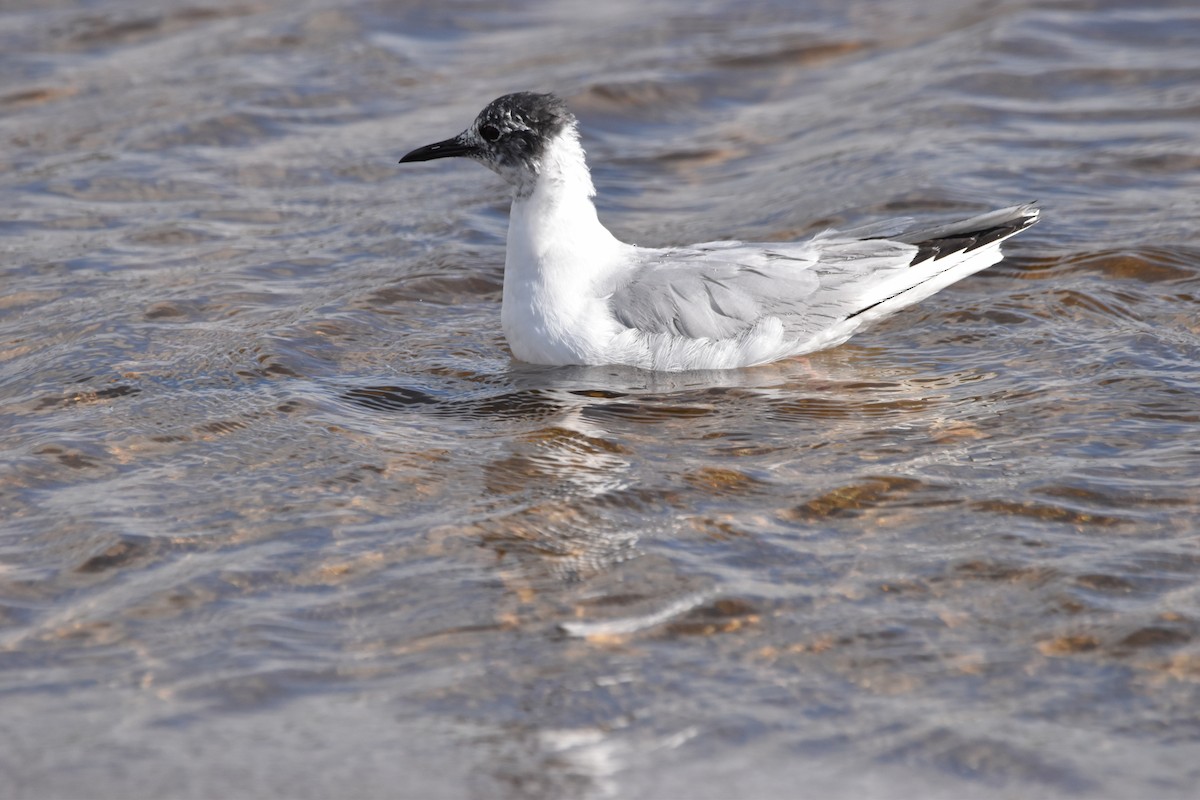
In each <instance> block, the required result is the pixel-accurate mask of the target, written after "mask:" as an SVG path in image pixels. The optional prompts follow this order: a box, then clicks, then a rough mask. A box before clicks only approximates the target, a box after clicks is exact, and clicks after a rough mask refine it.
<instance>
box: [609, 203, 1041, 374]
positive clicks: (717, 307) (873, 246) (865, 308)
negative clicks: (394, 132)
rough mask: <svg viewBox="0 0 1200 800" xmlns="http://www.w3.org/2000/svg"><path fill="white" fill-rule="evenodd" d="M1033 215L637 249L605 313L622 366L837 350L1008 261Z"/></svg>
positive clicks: (688, 364)
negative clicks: (1009, 248) (1009, 242)
mask: <svg viewBox="0 0 1200 800" xmlns="http://www.w3.org/2000/svg"><path fill="white" fill-rule="evenodd" d="M1037 216H1038V211H1037V209H1036V208H1034V207H1033V206H1030V205H1022V206H1014V207H1012V208H1006V209H1002V210H1000V211H994V212H991V213H988V214H983V215H980V216H977V217H972V218H971V219H967V220H963V221H961V222H957V223H953V224H950V225H942V226H938V227H934V228H917V229H910V230H904V228H903V227H902V226H903V223H904V221H892V222H889V223H884V225H875V226H870V227H867V228H859V229H855V230H850V231H845V232H841V233H839V232H837V231H827V232H825V233H822V234H819V235H818V236H816V237H814V238H813V239H811V240H809V241H807V242H802V243H796V244H786V243H783V244H777V243H772V244H749V243H742V242H711V243H706V244H701V245H695V246H692V247H687V248H673V249H663V250H657V249H639V250H638V251H637V253H638V258H639V259H640V262H639V263H638V265H637V266H636V267H634V268H632V269H630V270H628V271H624V272H622V273H621V274H620V275H619V276H618V277H615V278H614V279H613V285H612V286H610V287H607V288H609V289H610V290H611V294H610V295H609V298H608V304H609V309H610V311H611V313H612V315H613V316H614V317H615V318H616V320H617V321H618V322H619V323H620V324H621V325H623V326H625V327H626V328H627V331H626V332H625V333H624V334H623V335H622V336H621V337H619V338H618V341H616V342H614V347H616V348H617V349H619V350H622V351H623V353H622V355H623V356H624V360H627V361H629V360H632V361H638V362H643V363H639V364H638V365H639V366H645V367H648V368H653V369H666V370H683V369H721V368H728V367H740V366H752V365H754V364H760V363H764V362H767V361H771V360H774V359H776V358H781V357H784V356H788V355H800V354H803V353H808V352H812V351H814V350H820V349H823V348H826V347H832V346H834V345H837V344H840V343H841V342H844V341H845V340H846V339H848V338H849V337H850V336H851V335H852V334H853V333H855V332H856V331H858V330H859V329H861V328H862V327H863V326H864V325H865V324H867V323H869V322H872V321H874V320H877V319H880V318H882V317H885V316H888V315H890V314H892V313H894V312H896V311H898V310H899V309H901V308H904V307H905V306H908V305H911V304H913V303H916V302H918V301H920V300H922V299H924V298H925V297H928V296H929V295H931V294H933V293H934V292H936V291H938V290H940V289H942V288H944V287H946V286H948V285H950V284H951V283H953V282H955V281H958V280H961V279H962V278H965V277H966V276H968V275H971V274H973V273H975V272H978V271H979V270H981V269H985V268H986V267H989V266H991V265H992V264H994V263H996V262H997V261H999V260H1000V258H1001V253H1000V243H1001V242H1002V241H1004V240H1005V239H1007V238H1008V237H1010V236H1012V235H1014V234H1016V233H1019V232H1020V231H1022V230H1024V229H1025V228H1027V227H1029V226H1030V225H1032V224H1033V223H1034V222H1035V221H1036V220H1037Z"/></svg>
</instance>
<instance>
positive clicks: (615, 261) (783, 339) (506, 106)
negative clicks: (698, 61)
mask: <svg viewBox="0 0 1200 800" xmlns="http://www.w3.org/2000/svg"><path fill="white" fill-rule="evenodd" d="M453 156H458V157H464V158H469V159H473V160H475V161H479V162H480V163H482V164H483V165H484V166H486V167H488V168H489V169H491V170H492V171H493V172H495V173H497V174H499V175H500V176H501V177H502V178H504V180H505V181H507V182H508V183H509V184H510V185H511V186H512V197H513V199H512V212H511V215H510V218H509V226H508V241H507V246H506V253H505V261H504V295H503V300H502V304H501V311H500V320H501V325H502V326H503V328H504V335H505V338H506V339H507V340H508V345H509V348H510V349H511V350H512V354H513V356H514V357H515V358H516V359H518V360H520V361H525V362H529V363H533V364H547V365H553V366H565V365H568V364H575V365H601V364H624V365H630V366H634V367H639V368H642V369H647V370H663V371H683V370H712V369H735V368H739V367H750V366H755V365H758V364H765V363H768V362H771V361H775V360H777V359H781V358H787V357H789V356H798V355H802V354H804V353H811V352H813V351H816V350H823V349H825V348H829V347H834V346H836V345H839V344H841V343H843V342H845V341H846V340H847V339H849V338H850V336H851V335H853V334H854V333H855V332H857V331H858V330H860V329H861V328H863V326H865V325H867V324H869V323H872V322H874V321H876V320H879V319H881V318H883V317H886V316H889V315H891V314H893V313H895V312H896V311H898V310H900V309H901V308H904V307H905V306H909V305H912V304H913V303H916V302H918V301H920V300H923V299H924V298H926V297H928V296H930V295H931V294H933V293H934V292H937V291H939V290H941V289H943V288H945V287H946V286H949V285H950V284H952V283H954V282H955V281H958V280H960V279H962V278H965V277H967V276H968V275H971V274H973V273H975V272H978V271H979V270H982V269H985V268H987V267H989V266H991V265H993V264H995V263H996V262H998V261H999V260H1000V259H1001V258H1002V255H1001V253H1000V243H1001V242H1003V241H1004V240H1005V239H1007V238H1008V237H1010V236H1012V235H1013V234H1016V233H1019V232H1020V231H1023V230H1024V229H1025V228H1028V227H1029V226H1030V225H1032V224H1033V223H1034V222H1036V221H1037V218H1038V213H1039V212H1038V209H1037V208H1036V207H1035V206H1033V205H1031V204H1026V205H1017V206H1012V207H1010V208H1004V209H1001V210H998V211H992V212H990V213H986V214H981V215H979V216H975V217H971V218H970V219H966V220H962V221H960V222H954V223H951V224H947V225H940V226H936V227H925V228H914V227H913V226H912V222H911V220H891V221H888V222H884V223H876V224H873V225H868V226H862V227H858V228H854V229H851V230H846V231H841V232H839V231H835V230H827V231H824V232H822V233H819V234H817V235H816V236H814V237H812V238H811V239H809V240H807V241H802V242H772V243H759V244H756V243H749V242H739V241H718V242H704V243H701V244H694V245H691V246H687V247H667V248H652V247H638V246H636V245H631V244H626V243H624V242H622V241H620V240H618V239H617V238H616V237H615V236H613V235H612V234H611V233H609V231H608V229H607V228H605V227H604V226H603V225H602V224H601V223H600V219H599V217H598V216H597V215H596V207H595V204H594V203H593V202H592V198H593V197H594V196H595V194H596V190H595V188H594V187H593V185H592V178H591V173H590V172H589V171H588V166H587V161H586V160H585V158H584V151H583V147H582V146H581V145H580V142H579V131H578V127H577V123H576V120H575V117H574V115H572V114H571V112H570V111H569V110H568V109H567V106H566V104H565V103H564V102H563V101H562V100H561V99H559V98H558V97H556V96H555V95H552V94H536V93H533V92H517V93H514V94H506V95H504V96H503V97H499V98H497V99H496V100H494V101H492V102H491V103H489V104H488V106H487V107H486V108H484V109H483V111H481V112H480V113H479V116H478V117H476V119H475V121H474V122H473V123H472V124H471V126H470V127H469V128H467V129H466V130H465V131H463V132H462V133H460V134H458V135H457V136H455V137H453V138H450V139H446V140H444V141H441V142H437V143H435V144H430V145H426V146H425V147H420V148H417V149H416V150H413V151H412V152H410V153H408V154H407V155H405V156H404V157H403V158H401V159H400V163H401V164H404V163H409V162H414V161H430V160H432V159H435V158H450V157H453Z"/></svg>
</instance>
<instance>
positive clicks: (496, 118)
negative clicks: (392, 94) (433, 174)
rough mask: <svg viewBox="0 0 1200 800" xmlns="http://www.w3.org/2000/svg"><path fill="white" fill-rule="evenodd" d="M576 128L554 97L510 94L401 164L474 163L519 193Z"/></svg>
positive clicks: (420, 149) (570, 117) (534, 178)
mask: <svg viewBox="0 0 1200 800" xmlns="http://www.w3.org/2000/svg"><path fill="white" fill-rule="evenodd" d="M574 125H575V117H574V115H572V114H571V112H570V111H568V110H567V104H566V103H564V102H563V101H562V100H560V99H559V98H558V97H556V96H554V95H552V94H535V93H533V92H516V93H514V94H506V95H504V96H503V97H498V98H496V99H495V100H493V101H492V102H490V103H488V106H487V108H485V109H484V110H483V111H480V112H479V116H478V117H476V118H475V121H474V122H473V123H471V127H469V128H467V129H466V130H465V131H463V132H462V133H460V134H459V135H458V136H455V137H454V138H452V139H446V140H445V141H441V142H437V143H436V144H430V145H426V146H424V147H418V148H417V149H416V150H413V151H412V152H411V153H409V154H408V155H406V156H404V158H402V159H400V163H401V164H405V163H408V162H410V161H430V160H432V159H435V158H450V157H452V156H463V157H466V158H473V159H475V160H476V161H479V162H481V163H482V164H483V165H484V166H486V167H488V168H489V169H491V170H493V171H494V172H496V173H498V174H500V175H501V176H503V177H504V178H505V179H506V180H507V181H508V182H509V183H511V184H513V185H514V186H517V187H518V189H520V188H521V187H523V186H525V185H526V184H530V183H532V182H533V181H534V180H536V178H537V174H538V172H539V171H540V169H541V159H542V154H543V153H544V152H545V149H546V145H547V144H548V143H549V142H551V141H552V140H553V139H554V138H555V137H556V136H558V135H559V134H561V133H562V132H563V131H564V130H565V129H567V128H569V127H573V126H574Z"/></svg>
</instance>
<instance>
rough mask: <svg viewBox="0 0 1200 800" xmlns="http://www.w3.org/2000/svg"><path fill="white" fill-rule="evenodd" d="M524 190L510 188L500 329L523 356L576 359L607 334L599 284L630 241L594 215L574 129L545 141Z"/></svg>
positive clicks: (562, 360)
mask: <svg viewBox="0 0 1200 800" xmlns="http://www.w3.org/2000/svg"><path fill="white" fill-rule="evenodd" d="M524 188H528V187H527V186H522V185H519V184H518V186H517V188H516V191H515V192H514V197H513V205H512V214H511V216H510V219H509V224H508V251H507V255H506V258H505V263H504V305H503V310H502V312H501V319H502V322H503V324H504V332H505V335H506V336H507V338H508V342H509V346H510V347H511V348H512V350H513V354H514V355H516V356H517V358H519V359H521V360H522V361H531V362H534V363H580V361H578V360H574V361H573V359H578V358H579V357H581V354H582V353H584V352H585V351H587V350H589V349H590V348H592V347H598V346H601V345H602V344H603V343H602V342H600V341H593V340H596V339H598V337H599V336H600V335H601V334H603V335H610V334H607V333H606V330H607V328H608V327H610V326H608V325H605V324H597V323H602V322H604V321H605V320H607V319H608V317H609V314H608V310H607V308H606V307H605V305H604V298H603V294H605V292H604V291H603V284H604V283H605V282H606V281H605V279H606V278H608V277H610V276H611V275H612V273H613V272H614V271H615V270H619V269H621V268H622V267H621V264H622V263H624V261H623V259H621V258H620V256H621V253H622V252H623V251H625V250H628V249H629V245H625V244H622V243H621V242H620V241H618V240H617V239H616V237H614V236H613V235H612V234H611V233H609V232H608V229H607V228H605V227H604V226H603V225H601V224H600V219H599V218H598V217H597V216H596V207H595V205H593V203H592V196H593V195H594V194H595V193H596V190H595V188H594V187H593V186H592V177H591V174H590V173H589V172H588V167H587V162H586V161H585V160H584V153H583V148H582V147H581V146H580V144H579V137H578V134H577V133H576V132H575V129H574V127H568V128H566V129H565V130H564V131H563V132H562V133H561V134H560V135H559V136H558V137H557V138H555V139H554V140H553V141H551V142H548V143H547V145H546V149H545V152H544V153H543V154H542V158H541V165H540V169H539V171H538V174H537V176H536V178H535V179H534V183H533V187H532V191H522V189H524ZM585 320H587V321H589V324H581V323H583V322H584V321H585ZM613 325H615V322H613ZM581 337H584V338H588V341H583V340H581Z"/></svg>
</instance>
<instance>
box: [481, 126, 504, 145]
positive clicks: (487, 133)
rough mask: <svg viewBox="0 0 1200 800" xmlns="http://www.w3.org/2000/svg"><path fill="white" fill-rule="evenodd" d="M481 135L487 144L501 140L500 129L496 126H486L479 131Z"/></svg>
mask: <svg viewBox="0 0 1200 800" xmlns="http://www.w3.org/2000/svg"><path fill="white" fill-rule="evenodd" d="M479 135H480V136H482V137H483V140H484V141H485V142H494V141H496V140H497V139H499V138H500V129H499V128H497V127H496V126H495V125H484V126H483V127H481V128H480V129H479Z"/></svg>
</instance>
